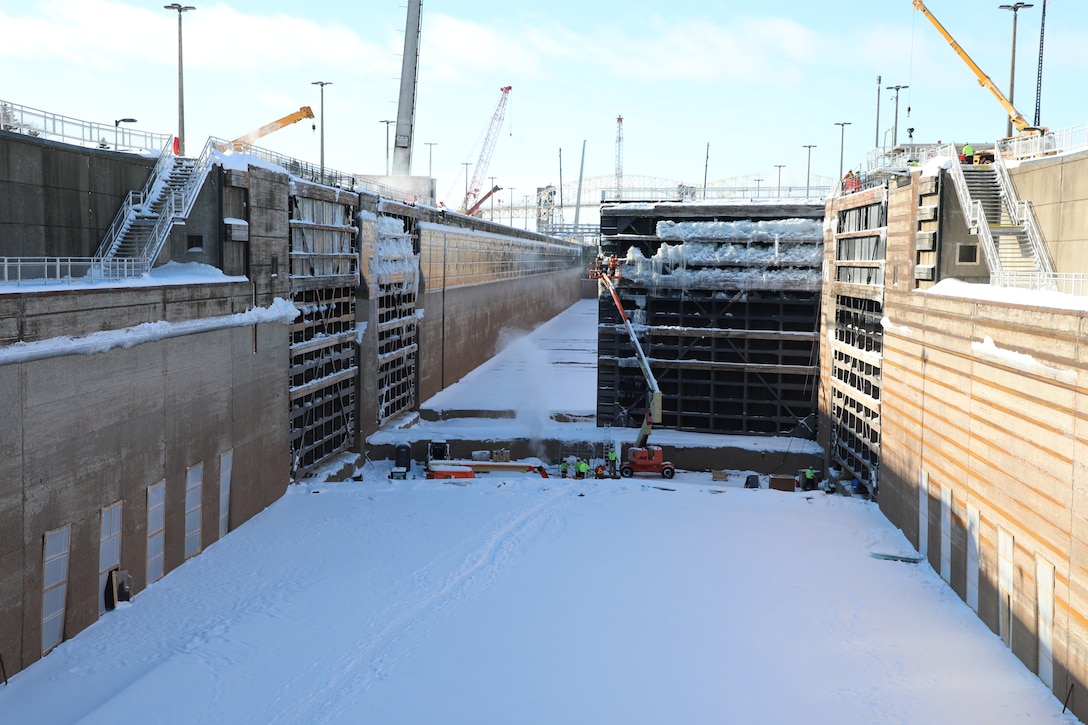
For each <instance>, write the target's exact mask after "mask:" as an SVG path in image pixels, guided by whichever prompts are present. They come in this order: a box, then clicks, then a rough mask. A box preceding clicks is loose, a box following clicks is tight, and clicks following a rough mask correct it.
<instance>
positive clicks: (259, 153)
mask: <svg viewBox="0 0 1088 725" xmlns="http://www.w3.org/2000/svg"><path fill="white" fill-rule="evenodd" d="M208 143H209V144H211V145H212V146H213V147H214V150H215V151H216V152H217V153H219V154H223V155H226V154H231V153H239V154H244V155H246V156H253V157H255V158H258V159H260V160H261V161H264V162H266V163H269V164H274V165H276V166H279V167H281V168H282V169H283V170H284V171H285V172H287V173H288V174H290V175H291V176H297V177H299V178H300V179H306V180H308V181H312V182H314V183H316V184H324V185H325V186H335V187H338V188H341V189H352V190H361V191H372V192H374V193H376V194H378V195H380V196H382V197H384V198H386V199H396V200H397V201H408V202H417V201H428V200H426V199H420V198H419V196H418V194H415V193H413V192H411V191H407V190H405V189H398V188H396V187H394V186H389V185H387V184H380V183H378V182H376V181H371V180H370V179H363V178H360V177H358V176H355V175H354V174H348V173H345V172H343V171H337V170H336V169H330V168H329V167H327V166H325V167H322V166H320V165H318V164H315V163H313V162H310V161H302V160H301V159H296V158H293V157H291V156H285V155H283V154H281V153H277V152H275V151H269V150H268V149H263V148H261V147H259V146H250V145H246V146H245V147H243V148H242V149H241V150H238V149H236V148H233V146H232V142H231V141H224V140H223V139H215V138H212V139H208ZM205 148H207V147H205Z"/></svg>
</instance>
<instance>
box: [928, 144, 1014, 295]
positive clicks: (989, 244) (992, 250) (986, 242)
mask: <svg viewBox="0 0 1088 725" xmlns="http://www.w3.org/2000/svg"><path fill="white" fill-rule="evenodd" d="M938 155H939V156H946V157H948V158H949V160H950V162H951V163H950V164H949V166H948V175H949V176H950V177H951V178H952V188H954V189H955V190H956V197H957V198H958V199H959V201H960V208H961V209H963V215H964V217H966V218H967V226H968V227H969V228H970V229H971V231H973V232H974V233H975V235H976V236H977V237H978V241H979V246H980V247H982V256H983V258H985V260H986V264H987V266H989V268H990V273H991V274H1000V273H1001V271H1002V269H1001V259H1000V258H999V257H998V255H997V245H995V244H994V237H993V234H991V233H990V222H989V220H987V219H986V211H985V209H983V208H982V202H981V201H976V200H974V199H972V198H971V190H970V189H968V188H967V178H966V177H965V176H964V175H963V166H961V165H960V160H959V155H958V153H957V151H956V146H955V144H946V145H945V146H943V147H941V149H940V151H939V152H938Z"/></svg>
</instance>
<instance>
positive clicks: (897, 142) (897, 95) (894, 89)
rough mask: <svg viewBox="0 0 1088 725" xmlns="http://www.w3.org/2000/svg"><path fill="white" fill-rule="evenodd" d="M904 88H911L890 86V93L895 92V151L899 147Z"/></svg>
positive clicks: (893, 130)
mask: <svg viewBox="0 0 1088 725" xmlns="http://www.w3.org/2000/svg"><path fill="white" fill-rule="evenodd" d="M904 88H910V86H888V90H889V91H895V123H894V124H892V148H893V149H894V148H895V147H896V146H898V145H899V91H901V90H903V89H904ZM908 110H909V109H908Z"/></svg>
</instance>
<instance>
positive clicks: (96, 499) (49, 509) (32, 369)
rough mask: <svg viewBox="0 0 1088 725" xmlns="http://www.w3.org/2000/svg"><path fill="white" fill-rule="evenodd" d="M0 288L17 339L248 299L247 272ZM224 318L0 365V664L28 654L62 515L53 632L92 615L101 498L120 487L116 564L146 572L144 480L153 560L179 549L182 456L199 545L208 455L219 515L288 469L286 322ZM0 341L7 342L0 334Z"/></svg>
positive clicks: (185, 315) (74, 628) (171, 562)
mask: <svg viewBox="0 0 1088 725" xmlns="http://www.w3.org/2000/svg"><path fill="white" fill-rule="evenodd" d="M128 295H129V297H130V301H131V302H132V303H133V304H132V305H131V306H126V305H124V304H121V303H120V302H119V300H120V299H121V298H122V297H123V296H124V293H123V292H121V291H119V290H116V289H114V290H104V291H101V292H100V291H97V290H91V291H71V292H68V293H50V294H47V295H37V294H35V295H20V294H0V309H2V310H3V316H4V318H5V319H8V318H9V316H10V317H13V318H15V319H17V320H18V321H19V322H18V324H17V327H18V328H19V329H21V330H24V331H26V332H25V335H24V337H23V341H26V342H32V341H36V340H49V339H51V338H53V337H56V336H59V335H68V336H72V337H79V336H82V335H85V334H88V333H91V332H97V331H103V330H120V329H125V328H131V327H132V326H134V325H137V324H140V323H143V322H147V321H152V320H168V321H173V322H179V321H184V320H193V319H203V318H207V317H212V316H219V315H226V314H231V313H236V312H243V311H245V309H247V307H249V306H251V299H252V296H251V292H250V287H249V285H248V284H244V283H234V284H222V285H205V286H201V287H198V288H191V287H184V288H183V287H169V288H142V289H139V290H131V291H128ZM284 329H285V328H284V326H283V325H281V324H278V323H271V324H261V325H256V326H245V327H233V328H227V329H222V330H216V331H207V332H198V333H195V334H187V335H183V336H179V337H170V338H166V339H162V340H158V341H151V342H145V343H142V344H136V345H133V346H131V347H130V348H127V349H126V348H124V347H120V346H117V347H112V348H110V349H107V350H104V351H102V352H97V353H93V354H64V353H63V352H62V353H60V354H55V355H53V356H50V357H47V358H46V359H42V360H31V361H25V362H13V363H10V364H5V365H0V395H2V396H3V399H4V400H5V425H4V426H0V453H2V455H0V552H2V553H0V584H2V586H0V653H2V654H3V656H4V661H5V663H6V665H7V667H8V672H9V674H11V672H12V670H13V669H14V670H18V669H21V668H23V667H26V666H28V665H29V664H31V663H33V662H34V661H36V660H37V659H38V658H39V657H40V654H41V617H42V561H43V558H42V557H43V540H44V538H43V537H44V534H45V532H47V531H50V530H53V529H57V528H59V527H62V526H67V525H70V526H71V545H70V546H71V548H70V560H69V574H68V592H67V606H66V612H65V627H64V633H65V637H66V638H67V637H71V636H74V635H75V634H76V633H77V632H79V631H80V630H82V629H84V628H86V627H87V626H89V625H90V624H92V623H93V622H94V621H95V620H96V619H97V617H98V595H99V592H98V588H99V561H98V557H99V535H100V525H101V521H100V517H101V514H100V512H101V509H102V507H104V506H107V505H110V504H113V503H116V502H118V501H121V502H123V508H122V517H123V525H122V539H121V542H122V543H121V567H122V568H124V569H127V570H128V571H129V573H130V574H131V575H132V577H133V580H134V585H135V591H137V592H138V591H140V590H142V589H143V588H144V587H145V586H146V585H147V578H146V572H147V488H148V486H150V485H153V484H155V483H158V482H159V481H165V482H166V507H165V513H166V529H165V531H166V545H165V561H164V564H165V571H167V572H168V571H170V570H171V569H173V568H175V567H177V566H178V565H180V564H181V563H182V561H183V560H184V532H185V488H186V469H187V468H188V467H189V466H192V465H195V464H197V463H203V471H204V472H203V488H202V497H201V519H202V526H201V530H202V546H201V548H202V549H203V548H204V547H206V546H208V545H210V544H211V543H213V542H214V541H216V540H217V539H218V538H219V503H220V502H219V490H220V489H219V484H220V480H219V471H220V468H219V463H220V456H221V455H222V454H223V453H225V452H227V451H233V474H232V477H231V493H230V511H229V516H230V520H229V525H230V528H234V527H236V526H238V525H239V524H241V523H242V522H243V521H245V520H246V519H248V518H250V517H252V516H253V515H255V514H256V513H258V512H259V511H261V510H262V509H264V508H265V507H267V506H268V505H269V504H271V503H272V502H273V501H275V500H276V499H277V498H279V497H280V496H281V495H283V493H284V491H285V490H286V486H287V483H288V471H289V466H288V460H287V423H286V417H287V409H288V407H287V390H286V386H285V384H284V374H285V372H284V371H285V369H286V364H287V363H286V360H287V336H286V335H285V334H284ZM4 342H10V340H5V341H4Z"/></svg>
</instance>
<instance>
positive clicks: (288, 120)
mask: <svg viewBox="0 0 1088 725" xmlns="http://www.w3.org/2000/svg"><path fill="white" fill-rule="evenodd" d="M313 117H314V112H313V111H312V110H310V107H309V106H303V107H302V108H300V109H298V110H297V111H295V112H294V113H288V114H287V115H286V116H284V117H283V118H279V119H276V120H275V121H273V122H272V123H266V124H265V125H263V126H261V127H260V128H258V129H254V130H253V131H250V132H249V133H247V134H246V135H244V136H239V137H238V138H236V139H234V140H233V141H231V142H230V147H231V148H233V149H234V150H235V151H242V150H244V149H245V148H246V147H247V146H250V145H252V144H253V142H254V141H256V140H257V139H259V138H262V137H264V136H267V135H268V134H270V133H272V132H274V131H279V130H280V129H281V128H283V127H284V126H290V125H291V124H292V123H298V122H299V121H301V120H302V119H304V118H313Z"/></svg>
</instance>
